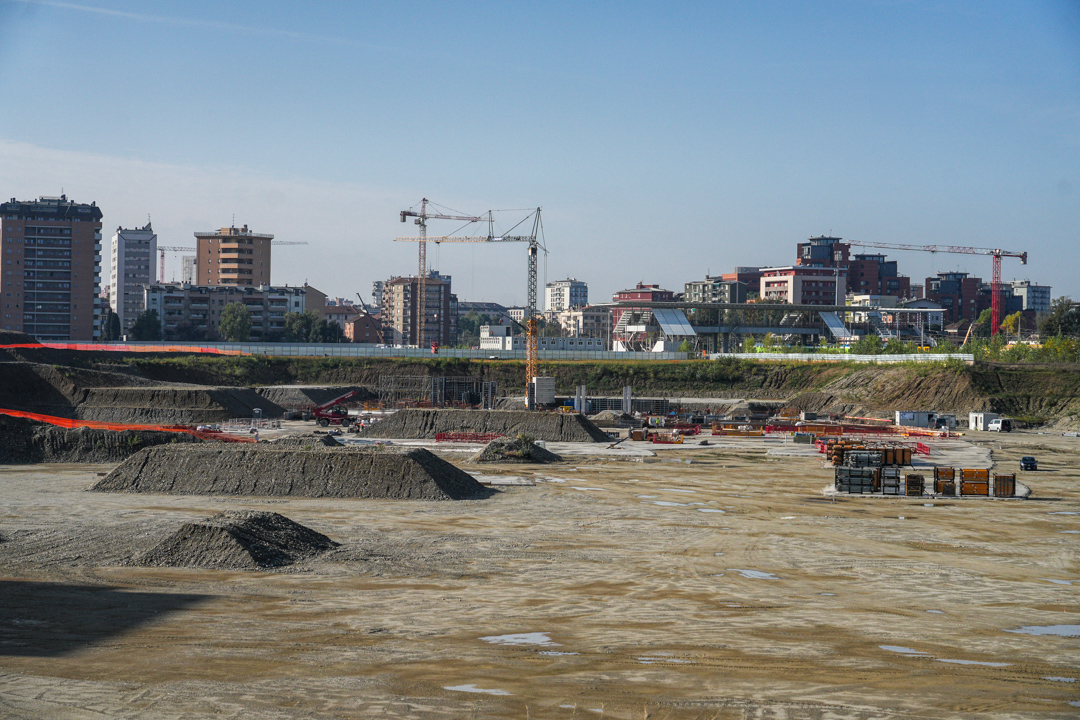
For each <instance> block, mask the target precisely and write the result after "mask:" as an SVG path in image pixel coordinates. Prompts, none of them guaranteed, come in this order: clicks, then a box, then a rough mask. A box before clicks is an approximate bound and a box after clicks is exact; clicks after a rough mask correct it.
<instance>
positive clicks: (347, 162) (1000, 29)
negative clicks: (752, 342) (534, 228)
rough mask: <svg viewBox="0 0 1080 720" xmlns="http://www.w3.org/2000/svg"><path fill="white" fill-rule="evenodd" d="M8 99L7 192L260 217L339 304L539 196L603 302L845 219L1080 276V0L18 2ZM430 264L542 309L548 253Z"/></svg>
mask: <svg viewBox="0 0 1080 720" xmlns="http://www.w3.org/2000/svg"><path fill="white" fill-rule="evenodd" d="M0 99H2V100H0V102H2V103H3V108H4V109H3V110H2V111H0V196H2V197H5V198H6V197H18V198H20V199H22V198H30V197H36V196H38V195H52V194H58V193H59V192H60V191H61V188H62V189H63V190H64V191H65V192H66V193H67V194H68V195H69V196H70V197H72V198H73V199H76V200H79V201H89V200H96V201H97V203H98V204H99V205H100V206H101V207H102V209H103V212H104V214H105V220H104V224H105V228H106V230H107V231H111V230H113V229H115V228H116V226H118V225H123V226H125V227H131V226H134V225H142V224H143V223H144V222H145V219H146V217H147V215H148V214H149V215H150V216H151V217H152V219H153V222H154V227H155V229H156V230H157V231H158V234H159V238H160V239H159V242H161V243H163V244H168V245H189V244H191V243H192V233H193V232H195V231H196V230H207V229H212V228H217V227H221V226H224V225H228V224H229V223H230V222H231V221H232V218H233V215H234V214H235V218H236V222H237V224H243V223H247V224H248V225H249V226H251V228H252V229H253V230H255V231H256V232H270V233H274V234H275V235H276V236H277V237H278V238H280V239H282V240H297V241H299V240H303V241H307V242H308V243H309V245H307V246H303V247H281V248H278V249H277V250H276V251H275V256H274V257H275V262H274V277H273V281H274V282H275V283H290V284H293V283H301V282H304V281H305V280H306V281H308V282H310V283H311V284H313V285H315V286H317V287H319V288H320V289H323V290H324V291H326V292H328V293H330V294H332V295H344V296H354V294H355V293H356V292H358V291H359V292H362V293H363V294H364V296H365V299H368V298H369V296H370V288H371V281H372V280H376V279H382V278H386V277H388V276H390V275H406V274H411V273H414V272H415V268H416V248H415V246H414V245H411V244H404V243H394V242H392V240H393V238H394V237H395V236H397V235H399V234H413V231H414V230H415V227H414V226H412V225H401V224H400V223H399V222H398V211H400V210H402V209H404V208H407V207H410V206H412V205H414V204H415V203H417V202H418V201H419V199H420V198H421V197H424V196H426V197H428V198H431V199H432V200H434V201H436V202H438V203H440V204H442V205H445V206H447V207H450V208H454V209H456V210H459V211H462V212H466V213H480V212H483V211H485V210H488V209H500V208H527V207H535V206H538V205H540V206H543V208H544V211H543V217H544V229H545V239H546V242H547V245H548V249H549V251H550V254H549V256H548V259H547V278H548V279H549V280H555V279H559V278H563V277H566V276H570V275H572V276H575V277H577V278H578V279H582V280H586V281H587V282H588V283H589V286H590V295H591V297H592V299H593V300H596V301H602V300H607V299H610V296H611V293H612V292H614V291H616V290H618V289H620V288H623V287H626V286H632V285H633V284H634V283H636V282H638V281H645V282H652V283H659V284H660V285H662V286H664V287H667V288H670V289H673V290H681V289H682V284H683V283H684V282H686V281H689V280H693V279H700V278H701V277H702V276H704V274H705V273H706V272H711V273H713V274H718V273H720V272H725V271H729V270H730V269H731V268H732V267H733V266H736V265H783V264H790V263H791V262H792V261H793V260H794V252H795V243H797V242H799V241H801V240H803V239H805V238H806V237H807V236H810V235H819V234H822V233H826V234H828V233H832V234H834V235H838V236H841V237H844V238H848V239H852V240H863V241H876V242H892V243H917V244H956V245H974V246H980V247H1004V248H1006V249H1014V250H1026V251H1028V252H1029V253H1030V263H1029V265H1028V266H1027V267H1021V266H1020V265H1019V263H1018V262H1017V261H1014V260H1009V259H1006V260H1005V261H1004V272H1003V275H1004V277H1005V278H1006V279H1008V278H1011V277H1017V278H1029V279H1031V280H1033V281H1038V282H1042V283H1047V284H1050V285H1053V286H1054V294H1055V295H1062V294H1067V295H1072V296H1073V297H1080V280H1078V279H1077V269H1078V266H1080V263H1078V262H1077V257H1078V246H1080V242H1078V234H1080V3H1077V2H1076V1H1075V0H1070V1H1064V0H1059V1H1058V2H1034V1H1033V2H1009V3H998V2H950V3H946V2H917V1H911V2H904V1H901V0H895V1H891V2H889V1H881V2H870V1H863V2H806V3H802V2H777V3H770V2H714V3H679V2H665V3H660V2H656V3H649V2H617V3H616V2H595V3H577V2H565V3H563V2H529V3H524V2H522V3H515V2H491V3H481V2H470V3H446V2H441V3H439V2H436V3H424V2H401V3H395V2H389V3H388V2H382V3H357V2H348V3H345V2H324V3H294V2H229V3H221V2H201V1H191V2H186V3H168V2H151V1H147V2H133V1H121V0H77V1H76V2H13V1H12V0H0ZM523 214H524V213H518V214H517V215H515V213H513V212H510V213H504V214H502V215H501V217H503V218H504V219H505V221H506V222H507V223H508V224H512V222H513V221H514V220H516V219H517V218H518V217H520V216H521V215H523ZM456 227H457V226H456V225H454V224H451V223H437V222H434V221H433V222H432V224H431V226H430V230H431V232H432V233H433V234H437V233H439V232H444V231H450V230H454V229H456ZM110 234H111V232H110ZM431 255H432V258H433V260H435V259H437V262H438V267H439V268H440V269H441V270H442V271H443V272H445V273H449V274H451V275H452V276H453V277H454V289H455V291H456V292H457V294H458V296H459V298H461V299H467V300H493V301H498V302H503V303H506V304H520V303H522V302H523V301H524V297H525V252H524V248H523V247H522V246H519V245H509V246H498V247H477V246H474V245H458V246H444V247H442V248H440V249H438V251H436V250H435V249H434V248H433V249H432V251H431ZM890 256H891V257H894V258H896V259H898V260H899V261H900V268H901V271H902V272H904V273H906V274H909V275H911V276H912V277H913V279H914V281H915V282H922V280H923V278H925V277H926V275H927V274H930V273H932V272H936V271H941V270H952V269H961V270H966V271H969V272H971V273H972V274H974V275H979V276H982V277H984V278H987V279H988V278H989V274H990V259H989V258H985V257H968V256H946V255H929V254H924V253H911V252H899V251H896V252H892V253H890ZM178 273H179V260H178V257H176V256H170V257H169V259H168V264H167V276H170V277H171V276H172V275H174V274H178Z"/></svg>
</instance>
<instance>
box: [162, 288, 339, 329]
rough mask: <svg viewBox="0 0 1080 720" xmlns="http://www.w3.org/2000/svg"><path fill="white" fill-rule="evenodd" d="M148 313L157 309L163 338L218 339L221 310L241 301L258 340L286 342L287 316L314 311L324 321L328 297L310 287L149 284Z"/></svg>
mask: <svg viewBox="0 0 1080 720" xmlns="http://www.w3.org/2000/svg"><path fill="white" fill-rule="evenodd" d="M144 302H145V305H146V309H147V310H156V311H157V314H158V318H159V319H160V321H161V336H162V337H163V338H166V339H170V338H176V339H200V338H207V339H210V338H214V337H216V336H217V328H218V323H219V321H220V319H221V311H222V310H223V309H224V308H225V306H226V305H228V304H229V303H234V302H237V303H240V304H242V305H243V306H244V307H246V308H247V309H248V311H249V312H250V313H251V339H252V340H253V341H275V340H281V337H282V336H283V335H284V332H285V315H286V314H288V313H302V312H305V311H307V310H312V311H314V312H315V313H316V314H317V315H319V316H320V317H322V315H323V313H324V306H325V303H326V295H325V294H323V293H322V292H320V291H318V290H316V289H315V288H313V287H311V286H310V285H304V286H301V287H290V286H288V285H286V286H284V287H277V286H270V285H260V286H258V287H240V286H230V285H189V284H187V283H152V284H150V285H147V286H145V300H144Z"/></svg>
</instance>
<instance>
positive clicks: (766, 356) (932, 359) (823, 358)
mask: <svg viewBox="0 0 1080 720" xmlns="http://www.w3.org/2000/svg"><path fill="white" fill-rule="evenodd" d="M721 358H739V359H741V360H797V361H802V362H861V363H902V362H916V363H941V362H947V361H949V360H960V361H962V362H975V356H974V355H972V354H970V353H919V354H914V355H854V354H835V355H834V354H831V353H716V354H713V355H710V356H709V359H710V360H719V359H721Z"/></svg>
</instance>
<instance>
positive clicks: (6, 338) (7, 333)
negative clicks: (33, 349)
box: [0, 330, 38, 345]
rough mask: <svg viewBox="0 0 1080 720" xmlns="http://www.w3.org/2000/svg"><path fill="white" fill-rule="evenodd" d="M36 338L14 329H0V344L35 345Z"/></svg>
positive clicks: (36, 342)
mask: <svg viewBox="0 0 1080 720" xmlns="http://www.w3.org/2000/svg"><path fill="white" fill-rule="evenodd" d="M37 344H38V340H37V338H36V337H34V336H33V335H27V334H26V333H23V332H18V331H15V330H0V345H37Z"/></svg>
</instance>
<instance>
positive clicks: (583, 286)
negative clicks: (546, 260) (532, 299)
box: [544, 278, 589, 312]
mask: <svg viewBox="0 0 1080 720" xmlns="http://www.w3.org/2000/svg"><path fill="white" fill-rule="evenodd" d="M588 304H589V286H588V284H587V283H584V282H582V281H580V280H577V279H575V278H567V279H566V280H556V281H555V282H549V283H548V284H547V285H545V286H544V309H545V310H547V311H549V312H561V311H563V310H569V309H570V308H576V307H583V306H585V305H588Z"/></svg>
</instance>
